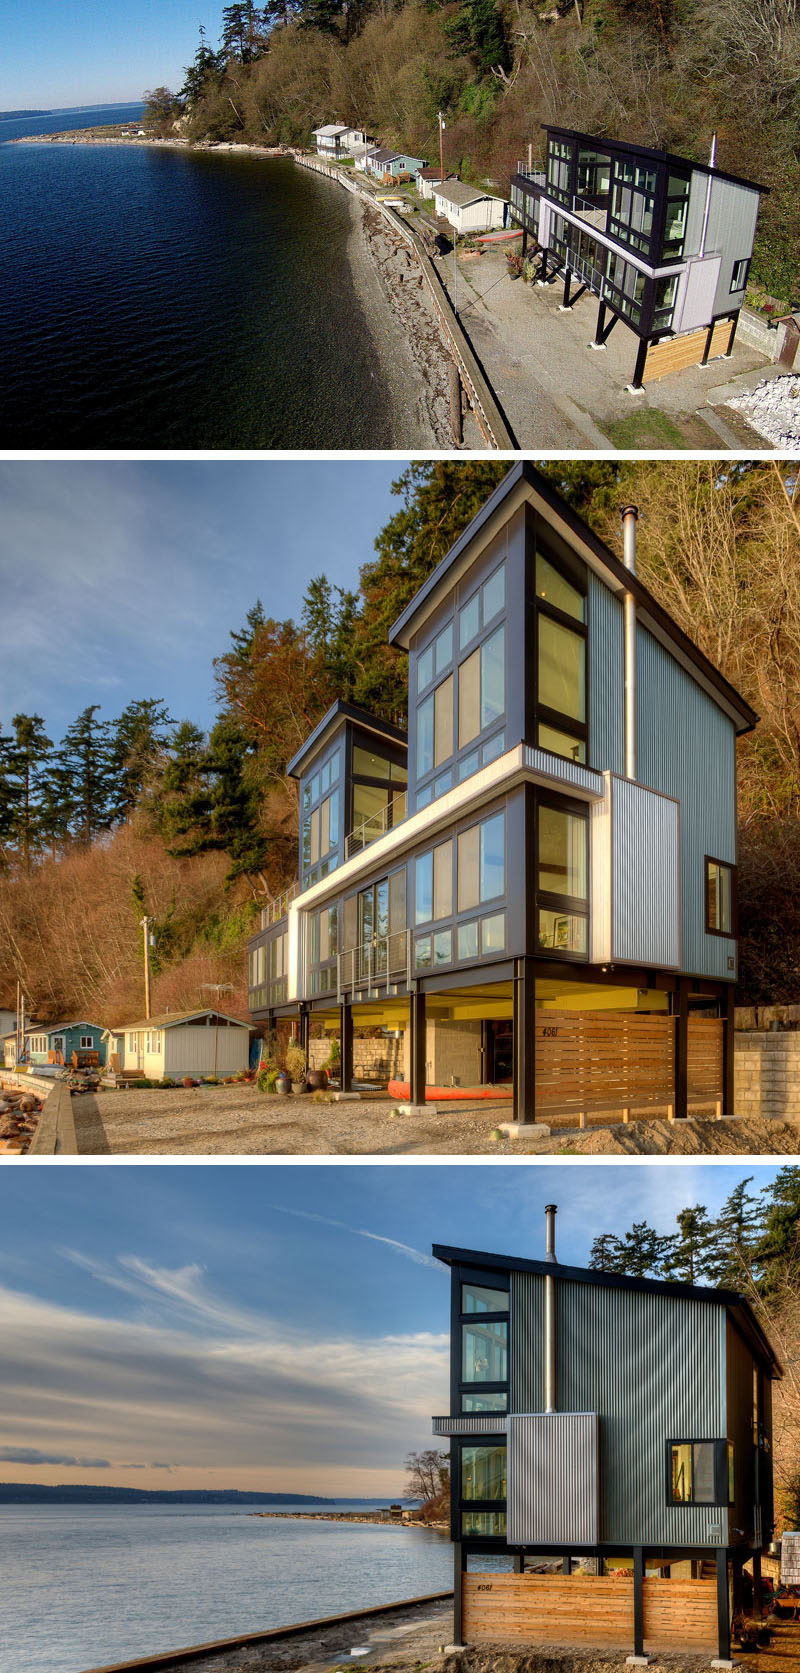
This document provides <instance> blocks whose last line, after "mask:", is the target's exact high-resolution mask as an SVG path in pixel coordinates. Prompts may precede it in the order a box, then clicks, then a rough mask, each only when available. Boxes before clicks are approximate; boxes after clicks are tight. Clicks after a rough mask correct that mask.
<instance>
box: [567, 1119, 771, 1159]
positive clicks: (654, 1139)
mask: <svg viewBox="0 0 800 1673" xmlns="http://www.w3.org/2000/svg"><path fill="white" fill-rule="evenodd" d="M798 1141H800V1128H798V1127H797V1126H795V1125H794V1124H793V1123H791V1122H788V1121H774V1120H770V1121H768V1120H765V1119H764V1118H760V1117H757V1116H755V1117H746V1118H741V1119H740V1118H736V1117H726V1118H725V1119H723V1120H722V1121H695V1120H691V1119H690V1120H688V1121H674V1122H672V1121H632V1122H630V1124H628V1125H625V1124H623V1123H622V1122H620V1123H619V1124H618V1125H617V1126H615V1127H602V1128H597V1129H596V1130H595V1131H594V1132H592V1131H591V1129H588V1130H587V1131H586V1132H581V1133H570V1134H569V1135H568V1136H565V1137H564V1140H563V1142H562V1143H560V1144H550V1145H548V1150H550V1151H552V1153H553V1154H555V1155H561V1156H563V1155H576V1154H577V1155H581V1156H776V1155H777V1156H796V1155H797V1151H798Z"/></svg>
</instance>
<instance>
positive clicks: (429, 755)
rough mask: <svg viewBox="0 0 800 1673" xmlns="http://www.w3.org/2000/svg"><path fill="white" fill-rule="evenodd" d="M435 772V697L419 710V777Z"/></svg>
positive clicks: (430, 698) (427, 700)
mask: <svg viewBox="0 0 800 1673" xmlns="http://www.w3.org/2000/svg"><path fill="white" fill-rule="evenodd" d="M432 770H433V697H426V698H425V701H424V703H420V705H419V707H418V709H417V777H418V778H424V777H425V774H426V773H429V772H431V771H432Z"/></svg>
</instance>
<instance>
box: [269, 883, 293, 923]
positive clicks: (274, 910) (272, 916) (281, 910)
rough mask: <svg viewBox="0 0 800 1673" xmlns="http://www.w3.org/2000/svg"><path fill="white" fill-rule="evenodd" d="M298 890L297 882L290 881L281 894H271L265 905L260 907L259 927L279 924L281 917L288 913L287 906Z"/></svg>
mask: <svg viewBox="0 0 800 1673" xmlns="http://www.w3.org/2000/svg"><path fill="white" fill-rule="evenodd" d="M299 890H300V884H299V883H291V884H290V885H289V888H288V889H284V890H283V891H282V893H281V894H279V895H273V896H272V897H271V898H270V900H269V901H268V902H267V905H266V906H262V908H261V928H262V929H272V926H273V924H279V923H280V921H281V918H286V917H288V915H289V907H290V906H291V904H292V901H293V900H294V899H295V898H296V896H297V894H298V893H299Z"/></svg>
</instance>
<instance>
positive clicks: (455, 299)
mask: <svg viewBox="0 0 800 1673" xmlns="http://www.w3.org/2000/svg"><path fill="white" fill-rule="evenodd" d="M457 249H458V233H457V231H456V229H455V227H454V228H453V313H454V314H455V316H456V319H458V262H457V261H456V250H457Z"/></svg>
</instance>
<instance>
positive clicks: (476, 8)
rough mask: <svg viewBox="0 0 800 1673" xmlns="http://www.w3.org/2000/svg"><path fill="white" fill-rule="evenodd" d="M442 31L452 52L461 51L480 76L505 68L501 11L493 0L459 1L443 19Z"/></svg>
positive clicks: (508, 59)
mask: <svg viewBox="0 0 800 1673" xmlns="http://www.w3.org/2000/svg"><path fill="white" fill-rule="evenodd" d="M444 32H445V35H446V36H447V39H448V41H449V42H450V46H451V49H452V51H453V52H454V53H456V54H461V53H465V54H466V55H467V56H468V57H470V58H471V59H472V60H473V63H474V64H475V67H476V69H478V70H479V71H480V72H481V74H482V75H488V74H489V71H490V70H492V69H503V70H507V69H508V68H509V65H510V63H511V53H510V51H509V47H508V40H507V37H506V30H505V24H504V22H503V14H502V12H501V11H500V10H499V8H498V6H497V5H496V4H495V0H462V4H461V5H460V6H459V7H458V9H457V10H456V11H455V12H454V13H453V16H452V17H449V18H447V20H446V21H445V25H444Z"/></svg>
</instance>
